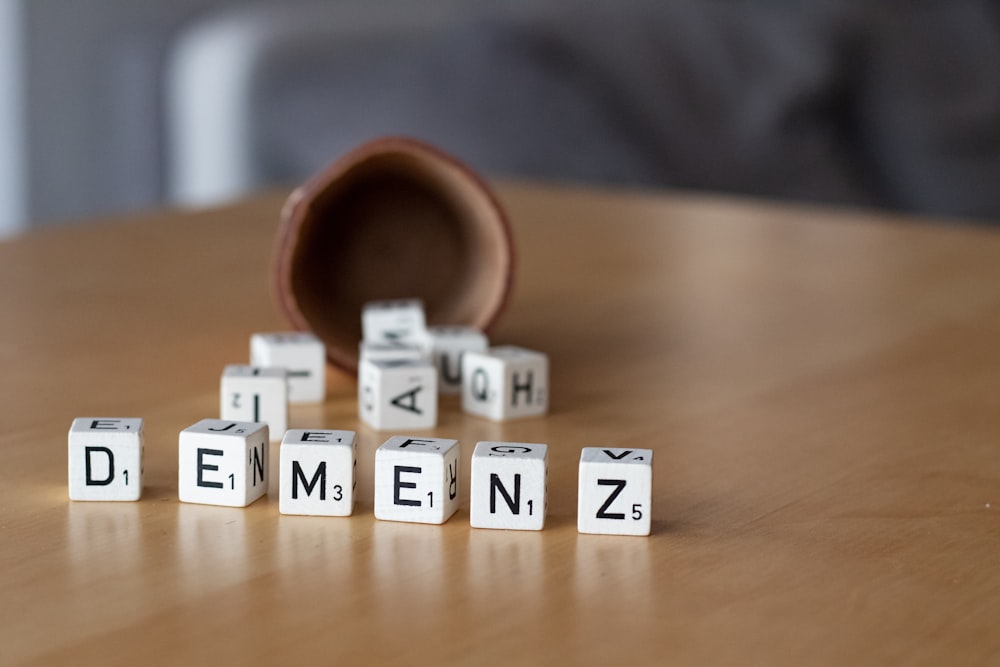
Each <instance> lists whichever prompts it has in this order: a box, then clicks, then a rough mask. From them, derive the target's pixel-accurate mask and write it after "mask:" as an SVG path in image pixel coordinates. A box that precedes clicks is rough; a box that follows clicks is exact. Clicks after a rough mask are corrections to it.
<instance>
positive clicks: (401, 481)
mask: <svg viewBox="0 0 1000 667" xmlns="http://www.w3.org/2000/svg"><path fill="white" fill-rule="evenodd" d="M458 465H459V444H458V440H446V439H443V438H411V437H408V436H395V437H392V438H389V439H388V440H386V441H385V442H384V443H383V444H382V446H381V447H379V448H378V449H377V450H375V518H377V519H384V520H387V521H409V522H413V523H444V522H445V521H447V520H448V518H449V517H450V516H451V515H452V514H454V513H455V510H457V509H458Z"/></svg>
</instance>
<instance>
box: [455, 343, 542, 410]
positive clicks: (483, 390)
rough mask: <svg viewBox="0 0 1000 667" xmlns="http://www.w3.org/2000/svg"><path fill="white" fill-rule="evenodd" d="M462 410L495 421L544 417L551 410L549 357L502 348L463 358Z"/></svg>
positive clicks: (509, 347)
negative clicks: (536, 416)
mask: <svg viewBox="0 0 1000 667" xmlns="http://www.w3.org/2000/svg"><path fill="white" fill-rule="evenodd" d="M462 409H463V410H465V411H466V412H469V413H471V414H475V415H480V416H482V417H487V418H489V419H492V420H494V421H505V420H508V419H516V418H518V417H533V416H535V415H543V414H545V413H546V412H547V411H548V409H549V358H548V357H547V356H546V355H544V354H542V353H541V352H533V351H531V350H526V349H524V348H521V347H513V346H503V347H493V348H490V350H489V351H488V352H474V351H467V352H466V353H465V354H464V355H462Z"/></svg>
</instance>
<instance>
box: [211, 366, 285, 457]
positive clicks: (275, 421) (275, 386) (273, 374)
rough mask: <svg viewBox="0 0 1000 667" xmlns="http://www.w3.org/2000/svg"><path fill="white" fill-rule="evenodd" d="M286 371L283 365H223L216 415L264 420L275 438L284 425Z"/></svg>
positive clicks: (229, 419) (282, 430)
mask: <svg viewBox="0 0 1000 667" xmlns="http://www.w3.org/2000/svg"><path fill="white" fill-rule="evenodd" d="M287 376H288V372H287V371H286V370H285V369H284V368H259V367H257V366H240V365H232V366H226V368H225V370H224V371H223V373H222V381H221V391H220V403H221V410H220V415H219V417H220V418H221V419H225V420H227V421H245V422H266V423H267V425H268V426H270V427H271V428H270V433H271V436H272V437H273V438H275V439H278V438H280V437H281V435H282V434H283V433H284V432H285V430H286V429H287V428H288V380H287Z"/></svg>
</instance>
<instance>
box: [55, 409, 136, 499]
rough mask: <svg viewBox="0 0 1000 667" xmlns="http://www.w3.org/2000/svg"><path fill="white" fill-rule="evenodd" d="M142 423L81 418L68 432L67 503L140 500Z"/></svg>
mask: <svg viewBox="0 0 1000 667" xmlns="http://www.w3.org/2000/svg"><path fill="white" fill-rule="evenodd" d="M142 444H143V443H142V420H141V419H120V418H109V417H100V418H97V417H80V418H79V419H74V420H73V424H72V426H70V429H69V497H70V500H139V498H140V497H141V496H142V454H143V451H142Z"/></svg>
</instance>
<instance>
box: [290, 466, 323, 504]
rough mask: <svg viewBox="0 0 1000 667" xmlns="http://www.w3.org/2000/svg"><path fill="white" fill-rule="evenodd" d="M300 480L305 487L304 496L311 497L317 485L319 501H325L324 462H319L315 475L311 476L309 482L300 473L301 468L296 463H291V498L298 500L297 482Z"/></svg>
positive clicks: (303, 474) (302, 473)
mask: <svg viewBox="0 0 1000 667" xmlns="http://www.w3.org/2000/svg"><path fill="white" fill-rule="evenodd" d="M300 479H301V480H302V486H304V487H306V495H307V496H309V495H312V492H313V489H314V488H316V484H319V499H320V500H326V461H323V462H321V463H320V464H319V465H318V466H317V467H316V473H315V474H314V475H313V478H312V480H311V481H308V482H307V481H306V475H305V473H304V472H302V466H300V465H299V462H298V461H292V498H293V499H294V500H298V498H299V480H300Z"/></svg>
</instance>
